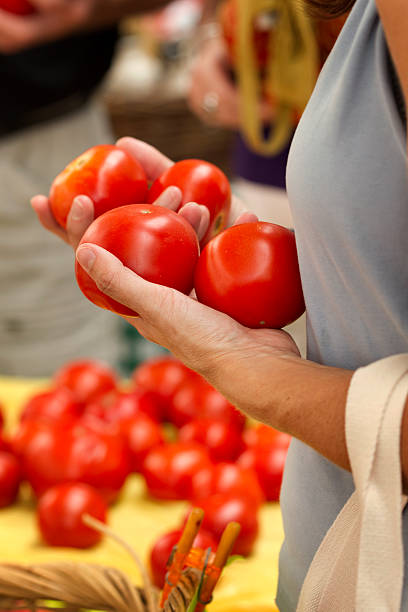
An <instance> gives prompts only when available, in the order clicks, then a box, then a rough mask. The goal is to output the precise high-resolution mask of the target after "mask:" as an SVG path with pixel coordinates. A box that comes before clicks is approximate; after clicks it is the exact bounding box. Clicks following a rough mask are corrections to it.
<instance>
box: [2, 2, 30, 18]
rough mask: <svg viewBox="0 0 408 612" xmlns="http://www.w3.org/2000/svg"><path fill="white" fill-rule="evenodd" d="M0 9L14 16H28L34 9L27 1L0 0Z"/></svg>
mask: <svg viewBox="0 0 408 612" xmlns="http://www.w3.org/2000/svg"><path fill="white" fill-rule="evenodd" d="M0 9H1V10H2V11H7V12H8V13H14V14H15V15H30V14H31V13H34V7H33V5H32V4H31V2H28V0H0Z"/></svg>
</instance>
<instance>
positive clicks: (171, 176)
mask: <svg viewBox="0 0 408 612" xmlns="http://www.w3.org/2000/svg"><path fill="white" fill-rule="evenodd" d="M171 185H175V186H176V187H179V188H180V189H181V191H182V194H183V197H182V201H181V204H180V207H181V206H183V205H184V204H187V202H197V204H204V206H206V207H207V208H208V210H209V212H210V224H209V227H208V230H207V232H206V234H205V236H204V237H203V238H202V240H201V245H204V244H206V243H207V242H208V241H209V240H211V238H213V237H214V236H216V235H217V234H218V233H219V232H220V231H221V230H222V229H223V228H224V227H225V226H226V223H227V219H228V214H229V211H230V207H231V187H230V184H229V181H228V179H227V177H226V176H225V174H224V173H223V172H222V171H221V170H220V169H219V168H217V167H216V166H214V164H210V163H209V162H206V161H202V160H200V159H184V160H183V161H179V162H177V163H175V164H174V165H173V166H171V167H170V168H169V169H168V170H166V171H165V172H164V173H163V174H162V175H161V176H160V177H159V178H158V179H156V180H155V181H154V183H153V185H152V186H151V187H150V190H149V194H148V201H149V202H154V201H155V200H156V199H157V198H158V197H159V195H160V194H161V193H162V191H164V190H165V189H166V188H167V187H170V186H171Z"/></svg>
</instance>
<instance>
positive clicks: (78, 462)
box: [20, 425, 130, 502]
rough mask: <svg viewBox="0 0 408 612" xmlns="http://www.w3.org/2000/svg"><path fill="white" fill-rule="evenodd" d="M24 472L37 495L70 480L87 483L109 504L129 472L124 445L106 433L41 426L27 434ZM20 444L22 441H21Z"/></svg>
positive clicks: (80, 428)
mask: <svg viewBox="0 0 408 612" xmlns="http://www.w3.org/2000/svg"><path fill="white" fill-rule="evenodd" d="M26 439H28V444H27V445H26V447H25V449H24V450H23V452H22V466H23V472H24V475H25V477H26V479H27V480H28V482H29V483H30V485H31V487H32V489H33V491H34V493H35V494H36V495H37V496H40V495H42V494H43V493H44V492H45V491H46V490H47V489H49V488H51V487H52V486H54V485H57V484H61V483H64V482H69V481H79V482H83V483H85V484H89V485H91V486H93V487H95V488H96V489H98V491H99V492H100V494H101V495H102V496H103V497H104V498H105V499H106V501H108V502H112V501H115V499H116V498H117V496H118V494H119V492H120V490H121V488H122V486H123V484H124V482H125V480H126V478H127V476H128V474H129V470H130V466H129V456H128V451H127V448H126V444H125V442H124V440H123V439H122V437H121V436H118V435H116V434H115V433H110V432H108V431H102V430H100V431H99V430H98V431H96V430H93V429H91V428H90V427H85V426H83V425H81V426H76V427H55V426H49V425H48V426H43V427H40V428H37V429H36V430H34V431H33V432H32V434H31V436H30V434H29V433H28V434H26ZM20 445H21V438H20Z"/></svg>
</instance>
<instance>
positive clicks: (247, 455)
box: [237, 446, 288, 501]
mask: <svg viewBox="0 0 408 612" xmlns="http://www.w3.org/2000/svg"><path fill="white" fill-rule="evenodd" d="M287 453H288V449H287V446H270V447H268V446H258V447H257V446H255V447H253V448H248V449H247V450H246V451H244V452H243V453H242V455H241V456H240V457H238V460H237V463H238V464H239V465H241V466H242V467H244V468H250V469H252V470H254V472H256V474H257V476H258V481H259V484H260V485H261V488H262V491H263V493H264V495H265V498H266V499H267V500H268V501H278V500H279V495H280V489H281V485H282V478H283V470H284V467H285V461H286V455H287Z"/></svg>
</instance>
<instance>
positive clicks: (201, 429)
mask: <svg viewBox="0 0 408 612" xmlns="http://www.w3.org/2000/svg"><path fill="white" fill-rule="evenodd" d="M179 440H180V441H181V442H198V443H199V444H202V445H203V446H205V447H206V448H207V450H208V454H209V456H210V459H211V461H214V462H218V461H234V459H236V458H237V457H238V455H240V454H241V453H242V451H243V449H244V442H243V440H242V435H241V432H240V431H239V430H238V428H235V427H231V425H230V424H229V423H227V422H226V421H220V420H217V419H197V420H194V421H190V422H189V423H186V424H185V425H183V427H182V428H181V429H180V431H179Z"/></svg>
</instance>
